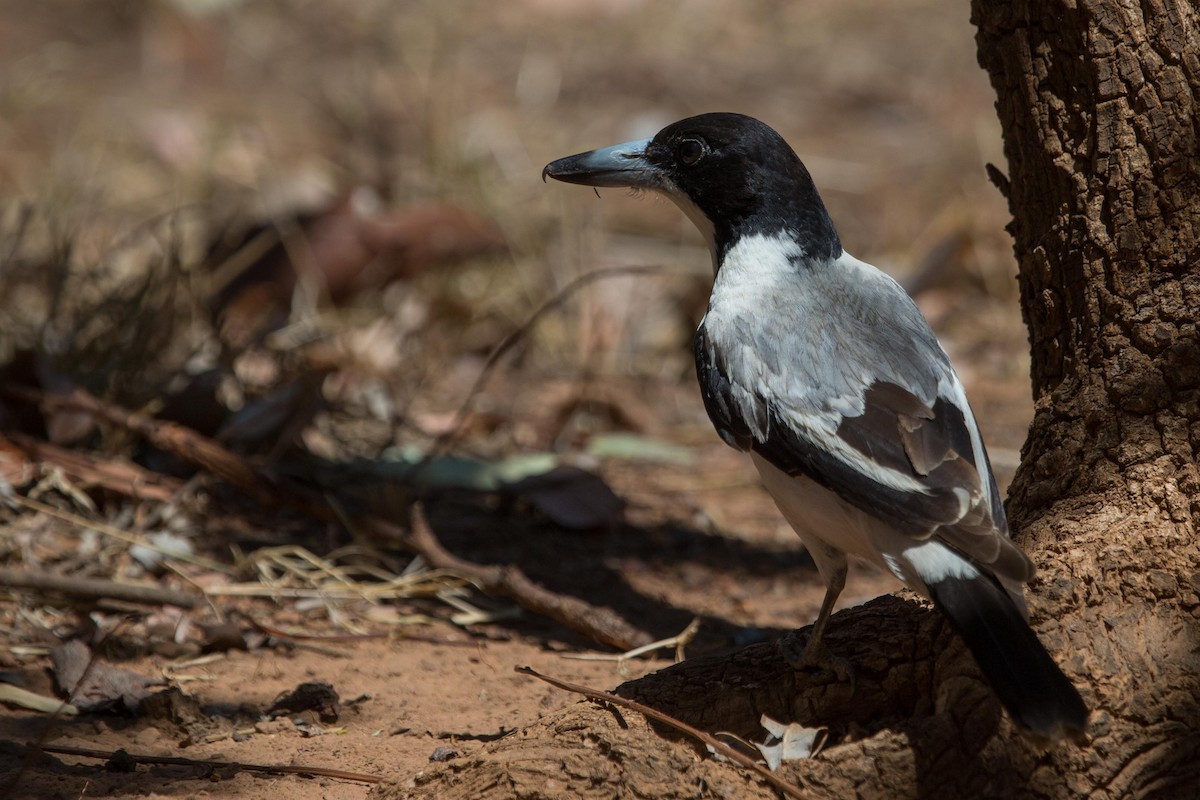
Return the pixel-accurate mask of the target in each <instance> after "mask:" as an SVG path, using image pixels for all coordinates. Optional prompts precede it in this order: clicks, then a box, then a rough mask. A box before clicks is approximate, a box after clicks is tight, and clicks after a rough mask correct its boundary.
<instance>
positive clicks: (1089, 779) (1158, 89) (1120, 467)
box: [380, 0, 1200, 798]
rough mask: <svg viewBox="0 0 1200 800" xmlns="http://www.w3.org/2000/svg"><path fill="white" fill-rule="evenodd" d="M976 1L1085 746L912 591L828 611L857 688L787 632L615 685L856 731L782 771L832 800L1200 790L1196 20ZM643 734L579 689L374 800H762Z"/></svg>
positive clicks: (1029, 476)
mask: <svg viewBox="0 0 1200 800" xmlns="http://www.w3.org/2000/svg"><path fill="white" fill-rule="evenodd" d="M972 8H973V14H974V19H975V22H976V24H977V26H978V46H979V58H980V63H981V64H982V65H983V67H984V68H985V69H986V70H987V72H988V74H989V75H990V77H991V80H992V83H993V85H994V87H995V89H996V93H997V96H998V98H999V101H998V103H997V110H998V113H999V116H1000V120H1001V123H1002V126H1003V129H1004V141H1005V152H1006V156H1007V160H1008V178H1007V180H1005V179H1003V178H1000V179H998V183H999V184H1000V185H1001V188H1002V189H1003V190H1004V191H1005V192H1006V194H1007V196H1008V199H1009V203H1010V209H1011V211H1012V215H1013V222H1012V224H1011V226H1010V231H1011V233H1012V236H1013V241H1014V251H1015V253H1016V257H1017V261H1018V263H1019V269H1020V286H1021V298H1022V306H1023V311H1024V314H1025V320H1026V323H1027V325H1028V327H1029V334H1030V344H1031V348H1032V355H1033V370H1032V371H1033V374H1032V380H1033V391H1034V397H1035V400H1036V417H1035V419H1034V422H1033V425H1032V428H1031V430H1030V435H1029V439H1028V441H1027V443H1026V446H1025V449H1024V452H1023V459H1022V466H1021V469H1020V470H1019V472H1018V475H1017V478H1016V480H1015V482H1014V484H1013V487H1012V490H1011V492H1010V501H1009V507H1010V516H1011V518H1012V522H1013V527H1014V531H1015V535H1016V536H1017V538H1018V539H1019V540H1020V541H1021V543H1022V544H1023V545H1024V546H1025V547H1026V549H1027V550H1028V551H1029V552H1030V555H1031V556H1032V558H1033V560H1034V561H1035V563H1037V564H1038V565H1039V569H1040V572H1039V577H1038V578H1037V579H1036V581H1035V583H1034V585H1033V586H1032V587H1031V592H1030V602H1031V608H1032V619H1033V622H1034V626H1035V628H1036V629H1037V631H1038V633H1039V636H1040V637H1041V638H1042V640H1043V641H1044V642H1045V643H1046V645H1047V646H1048V647H1049V648H1050V650H1051V652H1053V653H1055V654H1056V656H1057V658H1058V660H1059V662H1060V663H1061V664H1062V665H1063V666H1064V669H1065V671H1066V672H1067V674H1068V675H1069V676H1070V677H1072V679H1074V680H1075V681H1076V682H1077V684H1078V685H1079V686H1080V687H1081V690H1082V691H1083V694H1084V697H1085V699H1086V700H1087V701H1088V702H1089V704H1090V705H1091V707H1092V708H1093V709H1094V711H1093V715H1092V719H1091V725H1090V734H1091V737H1092V739H1091V742H1090V743H1089V744H1088V745H1086V746H1082V747H1077V746H1074V745H1056V746H1053V747H1049V748H1046V747H1042V746H1039V745H1038V744H1036V743H1034V742H1031V741H1029V740H1027V739H1026V738H1024V737H1022V736H1020V735H1018V734H1017V733H1016V732H1015V731H1014V730H1013V728H1012V726H1011V724H1010V723H1009V722H1008V721H1007V719H1006V718H1004V717H1002V716H1001V715H1000V712H999V710H998V708H997V705H996V702H995V700H994V699H993V698H992V696H991V694H990V692H989V691H987V689H986V688H985V687H984V686H983V684H982V679H981V678H980V677H979V675H978V672H977V670H976V669H975V668H974V666H973V665H972V664H971V662H970V660H969V658H967V657H966V656H965V654H964V652H963V649H962V647H961V645H960V644H959V643H958V641H957V639H956V638H955V637H953V636H951V635H949V633H948V632H947V631H946V629H945V626H944V623H943V622H942V620H941V618H940V616H939V615H936V614H932V613H928V612H926V611H925V610H924V609H921V608H919V607H918V605H917V604H916V603H913V602H911V601H909V602H906V601H902V600H899V599H896V598H886V599H882V600H880V601H877V602H874V603H871V604H868V605H867V606H865V607H862V608H859V609H853V610H851V611H849V612H843V613H841V614H839V615H837V616H836V617H835V618H834V621H833V623H832V624H831V629H830V646H831V649H833V650H834V651H835V652H839V653H840V654H842V655H844V656H845V657H847V658H848V659H849V660H850V661H851V662H852V663H853V664H854V665H855V667H856V669H857V671H858V674H857V678H858V681H857V686H856V688H855V691H854V692H853V694H850V693H849V692H848V690H847V688H846V687H845V685H843V684H838V683H834V682H830V681H829V680H828V679H827V678H826V677H822V676H819V675H817V676H814V675H810V674H807V673H803V674H796V673H793V672H792V671H790V670H788V669H786V668H785V667H784V666H783V664H782V662H780V660H779V659H778V656H777V655H776V654H775V652H774V650H773V649H772V648H770V647H757V648H750V649H747V650H745V651H743V652H742V653H739V654H737V655H736V656H735V657H733V658H725V659H697V660H691V661H688V662H685V663H684V664H681V665H679V666H676V667H673V668H671V669H668V670H665V671H663V672H661V673H658V674H656V675H653V676H650V677H647V678H644V679H642V680H640V681H636V682H633V683H631V684H626V685H625V686H623V687H621V691H622V693H624V694H627V695H630V696H634V697H636V698H637V699H639V700H642V701H643V702H647V703H650V704H652V705H654V706H656V707H658V708H660V709H662V710H664V711H666V712H668V713H672V714H675V715H677V716H680V717H682V718H684V719H685V720H687V721H689V722H692V723H693V724H696V725H698V726H700V727H705V728H707V729H709V730H733V731H736V732H739V733H742V734H755V733H756V732H755V730H754V729H755V728H756V721H757V718H758V715H759V714H761V713H769V714H771V715H772V716H776V717H777V718H780V719H789V720H798V721H801V722H806V723H809V724H823V725H830V726H832V727H833V729H834V733H835V735H836V736H837V737H838V741H839V744H837V745H836V746H833V747H831V748H829V749H827V750H826V751H825V752H824V753H822V754H820V755H819V756H817V757H816V758H813V759H810V760H808V761H805V762H798V763H793V764H789V765H785V767H784V770H785V774H786V775H787V776H788V777H789V778H790V779H791V780H792V781H794V782H795V783H797V784H799V785H801V786H803V787H805V788H806V789H808V790H809V792H811V795H812V796H813V797H814V798H823V797H828V798H835V797H836V798H841V797H855V796H857V797H865V798H873V797H892V798H904V797H1034V798H1062V797H1087V798H1143V797H1145V798H1149V797H1162V798H1176V797H1180V798H1182V797H1194V796H1200V543H1198V537H1197V528H1198V514H1200V474H1198V472H1197V467H1196V456H1197V450H1198V448H1200V340H1198V338H1197V325H1196V321H1197V319H1198V318H1200V129H1198V125H1200V122H1198V120H1197V113H1198V112H1200V108H1198V107H1197V99H1198V98H1200V18H1198V12H1197V10H1196V7H1195V6H1193V5H1192V4H1191V3H1190V2H1188V0H1175V1H1174V2H1171V1H1169V0H1142V2H1137V1H1136V0H1124V1H1120V0H1041V1H1040V2H1031V1H1030V0H1016V2H1012V3H1008V2H1002V1H1001V0H973V2H972ZM649 731H650V729H649V728H648V727H647V726H645V725H644V724H643V723H641V722H640V721H639V722H638V723H637V724H633V723H630V725H629V727H623V726H622V725H620V724H616V723H614V722H613V720H612V714H611V712H609V711H607V710H603V709H598V708H597V707H595V706H593V705H592V704H589V703H581V704H580V705H578V706H575V707H573V708H571V709H568V710H567V711H566V712H564V713H563V714H561V715H558V716H556V717H553V718H551V719H549V720H546V721H543V722H541V723H539V724H538V725H535V726H533V727H532V728H530V729H528V730H526V731H524V732H523V733H522V734H521V736H520V737H519V738H514V739H511V740H502V741H500V742H498V743H496V744H495V745H493V746H492V747H491V749H489V750H487V751H485V752H484V753H482V754H481V755H478V756H475V757H473V758H471V759H467V760H464V761H463V762H458V763H454V764H452V765H450V766H448V767H445V768H443V769H441V770H440V771H437V770H434V771H431V772H429V773H426V774H423V775H421V776H419V777H418V778H416V779H414V780H413V781H411V782H409V783H408V784H406V785H404V786H401V787H395V788H393V789H392V790H388V791H384V792H382V793H381V795H380V796H402V797H430V798H432V797H440V798H450V797H464V798H465V797H485V796H495V797H509V796H514V797H515V796H520V797H543V798H567V797H591V796H597V797H600V796H604V797H663V798H674V797H698V796H708V795H710V794H711V795H717V796H742V797H758V796H768V795H767V794H766V790H765V789H763V788H762V787H760V786H757V785H756V784H753V782H751V781H749V780H748V779H742V778H739V779H737V780H734V779H732V778H729V777H728V775H729V774H730V773H732V770H733V768H732V767H728V766H722V765H713V764H711V762H709V761H707V760H704V761H697V759H696V758H695V754H694V753H695V751H694V750H689V746H688V745H687V744H685V743H681V742H679V741H677V740H675V739H673V738H672V737H669V736H666V735H664V736H662V737H661V738H660V737H658V736H654V735H651V734H650V732H649ZM631 737H633V738H631ZM532 743H537V744H536V746H535V745H534V744H532ZM681 748H682V749H681ZM685 756H687V757H685ZM714 766H719V767H721V768H722V769H724V770H727V772H720V773H719V774H718V773H717V772H713V771H712V770H713V768H714ZM529 770H533V771H534V773H535V774H537V775H540V776H541V778H542V782H541V783H537V782H535V781H533V780H531V779H530V778H529V777H528V775H529V774H530V773H529ZM521 776H524V777H521ZM558 776H564V777H562V779H561V780H558ZM518 777H520V778H521V780H520V781H518ZM548 779H552V782H549V783H547V782H546V781H547V780H548ZM554 780H557V781H558V782H553V781H554ZM738 780H741V781H742V785H740V788H739V784H738V782H737V781H738ZM731 781H732V782H731ZM389 792H391V794H389Z"/></svg>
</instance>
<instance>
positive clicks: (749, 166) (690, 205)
mask: <svg viewBox="0 0 1200 800" xmlns="http://www.w3.org/2000/svg"><path fill="white" fill-rule="evenodd" d="M547 176H549V177H551V178H555V179H557V180H560V181H566V182H567V183H581V184H584V185H587V186H628V187H633V188H639V189H653V190H655V191H659V192H662V193H664V194H666V195H667V196H668V197H670V198H671V199H672V200H674V201H675V202H676V203H677V204H678V205H679V206H680V207H681V208H682V209H683V210H684V212H685V213H687V215H688V216H689V217H690V218H691V219H692V221H693V222H695V223H696V225H697V227H699V228H700V229H701V232H702V233H704V234H705V235H706V236H707V237H708V238H709V239H710V243H711V244H712V246H713V249H714V254H715V256H716V257H717V259H718V261H719V259H720V257H721V256H723V255H724V253H725V251H726V250H727V249H728V248H729V247H730V246H732V245H733V243H734V242H736V241H737V240H738V239H739V238H741V237H742V236H744V235H747V234H750V233H767V234H771V233H778V232H780V231H789V232H791V233H792V234H793V235H794V236H795V237H796V239H797V241H798V243H799V244H800V246H801V247H802V248H803V249H804V251H805V252H806V253H807V254H808V255H809V256H812V257H816V258H824V257H828V258H834V257H836V256H838V255H839V254H841V252H842V248H841V243H840V242H839V240H838V235H837V231H836V230H835V229H834V227H833V222H832V221H831V220H830V219H829V215H828V214H827V213H826V211H825V205H824V203H822V202H821V197H820V195H818V194H817V189H816V187H815V186H814V185H813V181H812V178H811V177H810V176H809V174H808V170H807V169H805V168H804V164H803V163H801V161H800V159H799V157H798V156H797V155H796V153H795V152H794V151H793V150H792V148H791V147H789V146H788V143H787V142H785V141H784V140H783V137H781V136H780V135H779V134H778V133H776V132H775V131H774V130H772V129H771V128H770V127H768V126H767V125H765V124H763V123H762V122H759V121H758V120H756V119H754V118H753V117H747V116H744V115H742V114H729V113H718V114H701V115H700V116H697V117H688V118H687V119H683V120H680V121H679V122H675V123H672V124H671V125H668V126H667V127H665V128H663V129H662V130H661V131H659V132H658V133H657V134H656V135H655V136H654V138H652V139H643V140H640V141H636V142H627V143H625V144H620V145H615V146H613V147H606V148H603V149H600V150H592V151H590V152H587V153H580V154H578V155H574V156H568V157H567V158H560V159H559V160H557V161H553V162H551V163H550V164H547V165H546V168H545V169H544V170H542V177H543V178H545V177H547Z"/></svg>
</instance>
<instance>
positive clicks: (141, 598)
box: [0, 567, 196, 608]
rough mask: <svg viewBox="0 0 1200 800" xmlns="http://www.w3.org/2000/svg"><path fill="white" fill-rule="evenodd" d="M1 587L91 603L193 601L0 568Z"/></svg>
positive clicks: (143, 587)
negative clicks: (82, 599) (52, 594)
mask: <svg viewBox="0 0 1200 800" xmlns="http://www.w3.org/2000/svg"><path fill="white" fill-rule="evenodd" d="M0 586H3V587H4V588H6V589H34V590H37V591H42V592H52V593H55V594H61V595H65V596H67V597H82V598H87V599H92V600H97V599H102V598H107V599H112V600H123V601H125V602H127V603H141V604H143V605H155V606H158V605H168V606H177V607H179V608H193V607H194V606H195V605H196V598H195V597H193V596H192V595H190V594H187V593H186V592H179V591H175V590H174V589H163V588H162V587H159V586H151V585H148V584H137V583H118V582H116V581H107V580H103V579H101V578H78V577H74V576H63V575H54V574H51V573H49V572H42V571H41V570H29V569H7V568H4V567H0Z"/></svg>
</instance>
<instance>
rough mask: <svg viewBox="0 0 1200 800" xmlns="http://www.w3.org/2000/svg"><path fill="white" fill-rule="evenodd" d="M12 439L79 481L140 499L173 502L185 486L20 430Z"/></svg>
mask: <svg viewBox="0 0 1200 800" xmlns="http://www.w3.org/2000/svg"><path fill="white" fill-rule="evenodd" d="M8 438H9V440H10V441H11V442H12V443H13V444H14V445H16V446H17V447H18V448H20V450H21V451H23V452H24V453H25V454H26V455H27V456H28V457H29V459H30V460H31V461H36V462H47V463H50V464H53V465H55V466H57V467H59V468H60V469H61V470H62V471H63V472H65V473H66V474H67V475H68V476H69V477H70V478H71V480H73V481H75V482H77V483H84V484H94V485H96V486H101V487H103V488H105V489H108V490H109V491H113V492H118V493H120V494H123V495H126V496H128V497H132V498H134V499H136V500H159V501H161V502H164V503H165V502H169V501H170V500H172V499H174V497H175V494H176V493H177V492H178V491H179V489H180V487H182V486H183V482H182V481H180V480H179V479H177V478H172V477H170V476H168V475H160V474H159V473H157V472H151V471H150V470H148V469H146V468H144V467H139V466H138V465H137V464H132V463H130V462H128V461H120V460H112V459H102V458H96V457H95V456H90V455H87V454H86V453H79V452H76V451H74V450H68V449H67V448H65V447H59V446H58V445H55V444H50V443H49V442H39V441H38V440H37V439H34V438H32V437H30V436H22V435H21V434H19V433H10V434H8Z"/></svg>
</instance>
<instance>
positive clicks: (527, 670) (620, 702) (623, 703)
mask: <svg viewBox="0 0 1200 800" xmlns="http://www.w3.org/2000/svg"><path fill="white" fill-rule="evenodd" d="M513 671H514V672H519V673H520V674H522V675H529V676H530V677H533V678H537V679H538V680H539V681H545V682H546V683H548V684H550V685H551V686H557V687H558V688H559V689H563V690H564V691H568V692H575V693H576V694H581V695H583V696H584V697H587V698H589V699H592V700H599V701H600V702H603V703H611V704H612V705H614V706H620V707H621V708H626V709H629V710H630V711H636V712H638V713H639V714H641V715H643V716H646V717H649V718H650V719H653V720H655V721H657V722H661V723H662V724H664V725H667V726H669V727H671V728H674V729H675V730H677V731H679V732H680V733H683V734H687V735H688V736H691V737H692V738H693V739H696V740H697V741H700V742H702V743H704V744H705V745H707V746H708V747H709V748H710V749H711V750H713V751H714V752H716V753H718V754H720V755H721V756H723V757H724V758H727V759H729V760H730V761H733V762H735V763H737V764H740V765H741V766H743V767H745V768H746V769H748V770H750V771H751V772H753V773H754V774H756V775H758V776H759V777H760V778H762V779H763V780H765V781H766V782H767V783H769V784H770V785H771V786H772V787H774V788H775V789H777V790H779V791H780V792H782V793H783V794H785V795H787V796H788V797H795V798H799V800H804V797H805V795H804V794H803V792H801V791H800V787H799V786H796V785H795V784H791V783H788V782H787V781H785V780H783V779H782V778H780V777H779V776H777V775H775V774H774V773H772V772H771V771H770V770H769V769H767V768H766V767H764V766H763V765H762V764H759V763H758V762H757V761H755V760H754V759H753V758H751V757H750V756H748V755H746V754H745V753H742V752H739V751H738V750H735V749H734V748H732V747H730V746H729V745H727V744H725V743H724V742H722V741H721V740H720V739H718V738H716V737H715V736H713V735H712V734H710V733H705V732H704V731H702V730H700V729H699V728H693V727H692V726H691V725H688V724H687V723H686V722H683V721H681V720H677V719H675V718H674V717H672V716H669V715H667V714H664V713H663V712H661V711H659V710H658V709H655V708H651V707H650V706H647V705H643V704H642V703H639V702H638V701H636V700H630V699H629V698H626V697H621V696H620V695H618V694H613V693H612V692H605V691H601V690H600V689H590V688H588V687H587V686H582V685H580V684H578V683H571V682H570V681H564V680H560V679H559V678H552V677H550V676H549V675H543V674H542V673H540V672H538V671H537V670H535V669H533V668H531V667H514V668H513Z"/></svg>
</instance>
